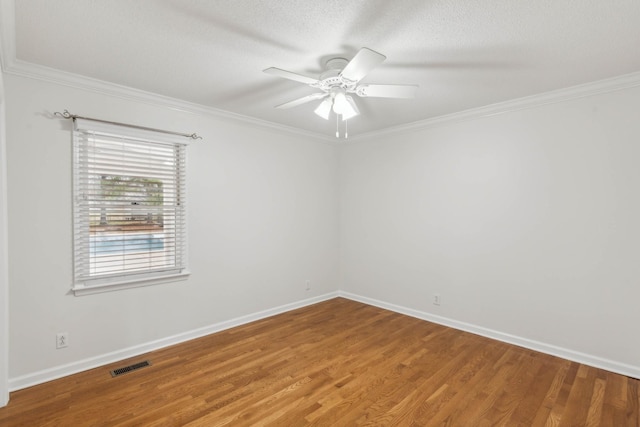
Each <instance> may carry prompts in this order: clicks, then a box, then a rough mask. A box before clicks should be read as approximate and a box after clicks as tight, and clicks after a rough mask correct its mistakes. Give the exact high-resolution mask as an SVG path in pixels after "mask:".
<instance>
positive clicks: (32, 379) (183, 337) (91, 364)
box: [9, 292, 339, 391]
mask: <svg viewBox="0 0 640 427" xmlns="http://www.w3.org/2000/svg"><path fill="white" fill-rule="evenodd" d="M338 296H339V295H338V292H330V293H327V294H324V295H320V296H317V297H313V298H307V299H304V300H301V301H296V302H293V303H290V304H285V305H281V306H279V307H274V308H270V309H268V310H263V311H259V312H257V313H252V314H248V315H246V316H241V317H236V318H235V319H230V320H226V321H224V322H219V323H216V324H213V325H210V326H205V327H203V328H198V329H194V330H192V331H187V332H183V333H181V334H177V335H173V336H170V337H166V338H162V339H159V340H156V341H151V342H147V343H144V344H140V345H136V346H133V347H129V348H125V349H122V350H118V351H114V352H111V353H107V354H102V355H100V356H96V357H92V358H89V359H83V360H79V361H77V362H73V363H69V364H66V365H62V366H56V367H53V368H49V369H44V370H42V371H38V372H33V373H30V374H27V375H23V376H20V377H16V378H10V379H9V391H16V390H20V389H23V388H26V387H31V386H34V385H37V384H42V383H45V382H47V381H51V380H55V379H58V378H62V377H65V376H67V375H72V374H77V373H78V372H82V371H86V370H88V369H93V368H97V367H99V366H104V365H107V364H110V363H114V362H117V361H119V360H123V359H128V358H130V357H135V356H139V355H141V354H144V353H148V352H150V351H154V350H159V349H161V348H165V347H169V346H172V345H175V344H180V343H182V342H185V341H189V340H192V339H195V338H200V337H203V336H205V335H210V334H213V333H216V332H220V331H224V330H226V329H230V328H235V327H236V326H240V325H244V324H246V323H250V322H254V321H256V320H260V319H264V318H266V317H271V316H275V315H276V314H281V313H285V312H287V311H291V310H295V309H298V308H302V307H306V306H308V305H311V304H316V303H319V302H322V301H326V300H330V299H333V298H336V297H338Z"/></svg>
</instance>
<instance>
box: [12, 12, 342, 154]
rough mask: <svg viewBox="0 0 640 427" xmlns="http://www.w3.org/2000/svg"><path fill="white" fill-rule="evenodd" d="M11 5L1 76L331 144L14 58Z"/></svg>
mask: <svg viewBox="0 0 640 427" xmlns="http://www.w3.org/2000/svg"><path fill="white" fill-rule="evenodd" d="M15 35H16V31H15V3H14V0H0V36H1V42H0V66H1V67H2V71H3V72H4V73H5V74H12V75H15V76H19V77H27V78H32V79H36V80H42V81H46V82H50V83H55V84H59V85H63V86H68V87H73V88H77V89H82V90H86V91H89V92H94V93H99V94H102V95H108V96H111V97H116V98H120V99H125V100H128V101H135V102H140V103H145V104H149V105H153V106H160V107H165V108H170V109H173V110H178V111H183V112H187V113H192V114H201V115H208V116H213V117H216V118H218V119H224V120H234V121H238V122H241V123H243V124H249V125H251V126H255V127H259V128H262V129H265V128H266V129H271V130H275V131H277V132H282V133H286V134H288V135H291V134H293V135H299V136H303V137H305V138H310V139H312V140H313V141H314V142H320V143H323V144H330V145H335V144H336V141H335V139H334V138H331V137H329V136H327V135H323V134H319V133H315V132H309V131H305V130H302V129H298V128H295V127H292V126H286V125H282V124H279V123H274V122H270V121H267V120H261V119H257V118H254V117H249V116H245V115H242V114H237V113H232V112H230V111H225V110H221V109H217V108H213V107H209V106H206V105H201V104H196V103H193V102H188V101H184V100H181V99H176V98H172V97H168V96H164V95H159V94H156V93H152V92H147V91H143V90H139V89H135V88H131V87H128V86H123V85H118V84H115V83H110V82H107V81H104V80H99V79H94V78H91V77H86V76H82V75H79V74H73V73H69V72H66V71H61V70H57V69H54V68H50V67H45V66H42V65H37V64H33V63H29V62H25V61H21V60H19V59H17V58H16V50H15V49H16V40H15Z"/></svg>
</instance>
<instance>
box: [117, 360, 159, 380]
mask: <svg viewBox="0 0 640 427" xmlns="http://www.w3.org/2000/svg"><path fill="white" fill-rule="evenodd" d="M146 366H151V362H149V361H148V360H145V361H144V362H139V363H134V364H133V365H129V366H125V367H124V368H118V369H114V370H113V371H111V376H112V377H117V376H119V375H122V374H126V373H127V372H131V371H135V370H137V369H141V368H144V367H146Z"/></svg>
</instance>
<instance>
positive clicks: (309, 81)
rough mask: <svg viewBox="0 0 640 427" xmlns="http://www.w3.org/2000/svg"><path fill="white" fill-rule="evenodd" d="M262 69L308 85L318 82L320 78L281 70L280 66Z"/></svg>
mask: <svg viewBox="0 0 640 427" xmlns="http://www.w3.org/2000/svg"><path fill="white" fill-rule="evenodd" d="M262 71H263V72H265V73H267V74H273V75H274V76H278V77H283V78H285V79H289V80H293V81H296V82H300V83H304V84H307V85H310V84H314V83H318V79H314V78H313V77H308V76H303V75H302V74H298V73H293V72H291V71H286V70H281V69H280V68H275V67H271V68H267V69H266V70H262Z"/></svg>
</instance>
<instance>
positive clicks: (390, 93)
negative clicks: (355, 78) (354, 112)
mask: <svg viewBox="0 0 640 427" xmlns="http://www.w3.org/2000/svg"><path fill="white" fill-rule="evenodd" d="M417 90H418V85H360V86H358V87H357V88H356V95H358V96H361V97H363V98H367V97H370V98H413V97H415V96H416V91H417Z"/></svg>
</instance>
